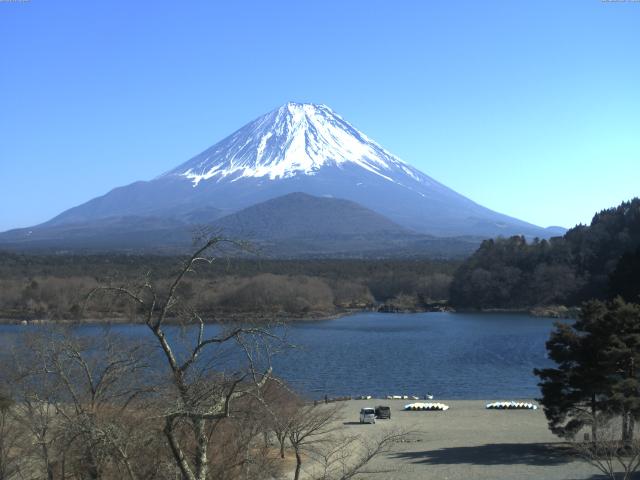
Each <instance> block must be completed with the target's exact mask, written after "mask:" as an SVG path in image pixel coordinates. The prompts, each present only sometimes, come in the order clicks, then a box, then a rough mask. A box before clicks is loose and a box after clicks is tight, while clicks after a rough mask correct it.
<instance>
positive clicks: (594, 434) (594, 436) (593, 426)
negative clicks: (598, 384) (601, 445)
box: [591, 393, 598, 444]
mask: <svg viewBox="0 0 640 480" xmlns="http://www.w3.org/2000/svg"><path fill="white" fill-rule="evenodd" d="M597 413H598V412H597V409H596V394H595V393H592V394H591V418H592V421H591V441H592V442H593V443H594V444H595V443H596V442H597V441H598V419H597V417H596V415H597Z"/></svg>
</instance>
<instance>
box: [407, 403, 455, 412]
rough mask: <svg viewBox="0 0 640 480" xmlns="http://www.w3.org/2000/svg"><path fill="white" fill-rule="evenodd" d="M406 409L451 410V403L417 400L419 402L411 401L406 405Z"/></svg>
mask: <svg viewBox="0 0 640 480" xmlns="http://www.w3.org/2000/svg"><path fill="white" fill-rule="evenodd" d="M404 409H405V410H410V411H440V412H444V411H446V410H449V405H445V404H444V403H439V402H427V403H423V402H417V403H409V404H407V405H405V406H404Z"/></svg>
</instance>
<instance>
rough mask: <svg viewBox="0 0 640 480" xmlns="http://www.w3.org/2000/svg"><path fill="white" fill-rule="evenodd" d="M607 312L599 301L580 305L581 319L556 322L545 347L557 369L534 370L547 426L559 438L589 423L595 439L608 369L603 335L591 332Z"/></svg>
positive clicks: (570, 434)
mask: <svg viewBox="0 0 640 480" xmlns="http://www.w3.org/2000/svg"><path fill="white" fill-rule="evenodd" d="M605 314H606V306H605V305H604V304H602V303H601V302H589V303H587V304H585V305H584V306H583V309H582V315H581V318H580V320H578V321H577V322H575V323H574V324H573V325H568V324H566V323H557V324H556V329H555V330H554V331H553V332H552V333H551V337H550V339H549V341H547V344H546V347H547V351H548V354H549V358H550V359H552V360H553V361H554V362H556V364H557V367H556V368H546V369H542V370H539V369H535V370H534V373H535V374H536V375H538V376H539V377H540V380H541V381H540V383H539V384H538V385H539V386H540V389H541V392H542V398H541V399H540V402H541V403H542V405H543V408H544V412H545V415H546V417H547V420H548V422H549V428H550V429H551V431H552V432H553V433H555V434H556V435H559V436H562V437H573V435H575V433H577V432H578V431H579V430H581V429H582V428H583V427H585V426H587V425H589V426H591V431H592V437H593V439H594V441H595V440H596V439H597V418H598V414H599V413H600V412H601V410H602V409H603V408H604V405H603V403H602V402H603V401H604V400H605V398H606V396H607V394H606V392H607V388H608V384H607V372H606V370H605V369H604V368H603V365H604V364H605V361H604V356H605V355H604V347H605V345H604V344H603V343H602V338H601V337H600V336H598V335H597V334H596V335H593V334H592V332H593V331H595V330H597V329H598V328H599V326H600V325H601V321H602V319H603V318H604V316H605Z"/></svg>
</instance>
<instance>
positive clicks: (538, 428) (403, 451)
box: [337, 399, 601, 480]
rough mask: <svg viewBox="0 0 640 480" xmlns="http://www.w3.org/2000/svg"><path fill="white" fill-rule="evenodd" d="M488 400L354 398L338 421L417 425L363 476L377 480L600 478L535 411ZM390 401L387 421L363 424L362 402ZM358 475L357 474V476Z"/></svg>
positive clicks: (377, 428) (353, 425)
mask: <svg viewBox="0 0 640 480" xmlns="http://www.w3.org/2000/svg"><path fill="white" fill-rule="evenodd" d="M496 400H500V399H492V400H488V401H484V400H452V401H447V400H439V399H438V400H434V401H438V402H443V403H446V404H447V405H449V406H450V409H449V410H447V411H445V412H429V411H427V412H425V411H415V412H414V411H403V407H404V405H405V404H407V403H411V402H412V400H380V399H371V400H350V401H346V402H340V403H343V404H344V407H343V409H342V411H341V418H340V421H339V422H337V423H338V426H339V428H340V429H341V430H342V432H343V433H345V434H348V435H352V434H358V435H362V436H363V437H365V438H367V437H369V438H374V437H375V436H376V435H379V434H381V433H382V431H383V430H385V429H389V428H400V429H404V430H412V431H416V432H417V433H415V434H413V435H411V437H410V440H409V441H408V442H402V443H396V444H395V447H394V451H393V452H390V453H388V454H385V455H383V456H381V457H379V458H377V459H376V460H375V461H374V462H373V463H372V464H371V469H372V470H385V472H384V473H374V474H367V475H364V477H362V478H372V479H409V480H413V479H416V480H417V479H434V480H435V479H438V480H468V479H487V480H498V479H505V480H507V479H508V480H518V479H536V480H540V479H549V480H555V479H557V480H583V479H589V480H595V479H597V478H601V475H600V474H599V472H598V471H597V470H596V469H595V468H594V467H592V466H590V465H588V464H587V463H585V462H583V461H580V460H579V459H576V458H574V457H571V456H569V455H568V454H567V452H566V450H564V449H563V442H562V441H561V439H559V438H558V437H556V436H554V435H552V434H551V432H549V430H548V428H547V422H546V419H545V416H544V413H543V412H542V410H541V409H538V410H487V409H485V405H486V404H487V403H489V402H491V401H496ZM376 405H388V406H389V407H391V419H390V420H378V421H377V422H376V424H375V425H367V424H365V425H361V424H360V423H359V412H360V408H361V407H364V406H373V407H375V406H376ZM359 478H360V477H359Z"/></svg>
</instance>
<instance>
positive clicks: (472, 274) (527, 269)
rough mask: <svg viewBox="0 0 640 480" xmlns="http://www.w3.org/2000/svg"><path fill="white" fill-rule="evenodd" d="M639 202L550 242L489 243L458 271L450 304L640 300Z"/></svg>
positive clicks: (612, 210) (523, 304)
mask: <svg viewBox="0 0 640 480" xmlns="http://www.w3.org/2000/svg"><path fill="white" fill-rule="evenodd" d="M639 266H640V199H638V198H635V199H633V200H631V201H629V202H624V203H622V204H621V205H620V206H618V207H615V208H610V209H607V210H603V211H601V212H599V213H597V214H596V215H595V216H594V217H593V220H592V222H591V225H589V226H585V225H578V226H576V227H575V228H572V229H571V230H569V231H568V232H567V233H566V234H565V235H564V236H563V237H556V238H552V239H550V240H539V239H535V240H534V241H532V242H527V241H526V240H525V239H524V238H523V237H517V236H516V237H511V238H498V239H495V240H485V241H484V242H483V243H482V244H481V246H480V248H479V249H478V250H477V251H476V252H475V253H474V254H473V255H472V256H471V257H470V258H468V259H467V260H466V261H465V262H464V263H463V264H462V265H461V266H460V268H459V269H458V270H457V271H456V273H455V275H454V279H453V282H452V284H451V290H450V302H451V303H452V304H453V305H455V306H456V307H462V308H526V309H528V308H531V307H535V306H543V305H554V304H555V305H570V306H571V305H579V304H580V303H581V302H583V301H586V300H588V299H593V298H596V299H610V298H613V297H615V296H617V295H621V296H622V297H623V298H624V299H625V300H627V301H632V302H637V301H638V298H639V295H640V286H639V275H640V268H639Z"/></svg>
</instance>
